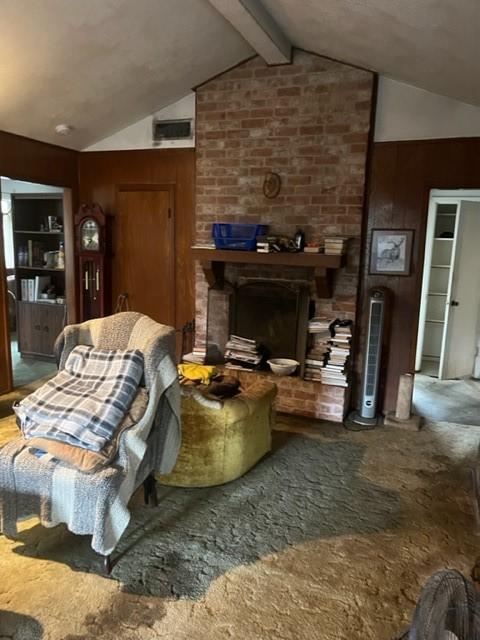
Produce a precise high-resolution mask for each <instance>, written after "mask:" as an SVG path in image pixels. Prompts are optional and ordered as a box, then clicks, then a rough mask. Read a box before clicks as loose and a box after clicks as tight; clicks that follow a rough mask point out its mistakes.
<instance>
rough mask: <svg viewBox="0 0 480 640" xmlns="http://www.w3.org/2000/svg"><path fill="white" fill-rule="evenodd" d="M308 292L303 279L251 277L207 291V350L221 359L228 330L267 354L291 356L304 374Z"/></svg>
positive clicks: (274, 356)
mask: <svg viewBox="0 0 480 640" xmlns="http://www.w3.org/2000/svg"><path fill="white" fill-rule="evenodd" d="M309 305H310V292H309V288H308V286H307V285H306V284H304V283H296V282H290V281H285V282H281V281H280V282H279V281H272V280H254V281H247V282H245V283H241V284H237V285H235V286H233V287H228V289H225V288H223V289H222V290H220V289H216V288H215V287H213V288H212V289H210V292H209V301H208V314H207V354H208V359H209V361H210V362H213V361H215V362H216V363H219V362H221V358H222V356H223V353H224V350H225V342H226V340H227V339H228V334H232V333H233V334H235V335H239V336H242V337H244V338H250V339H252V340H256V341H257V342H258V343H259V344H260V345H261V346H262V347H263V349H264V350H265V352H266V354H268V357H269V358H294V359H295V360H298V361H299V362H300V368H299V371H298V373H299V375H300V376H303V370H304V366H305V353H306V342H307V333H308V318H309Z"/></svg>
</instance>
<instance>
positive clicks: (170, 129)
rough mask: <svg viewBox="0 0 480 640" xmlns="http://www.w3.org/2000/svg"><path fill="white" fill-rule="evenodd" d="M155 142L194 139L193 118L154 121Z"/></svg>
mask: <svg viewBox="0 0 480 640" xmlns="http://www.w3.org/2000/svg"><path fill="white" fill-rule="evenodd" d="M152 128H153V131H152V132H153V141H154V142H162V141H163V140H185V139H186V138H192V137H193V123H192V120H191V118H186V119H183V120H154V121H153V127H152Z"/></svg>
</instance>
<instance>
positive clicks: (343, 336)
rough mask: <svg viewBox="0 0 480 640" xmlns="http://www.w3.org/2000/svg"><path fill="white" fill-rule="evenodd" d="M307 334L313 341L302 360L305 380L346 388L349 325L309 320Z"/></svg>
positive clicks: (336, 321)
mask: <svg viewBox="0 0 480 640" xmlns="http://www.w3.org/2000/svg"><path fill="white" fill-rule="evenodd" d="M309 333H310V334H312V336H311V337H312V338H313V340H312V341H311V342H312V346H311V348H310V349H309V351H308V353H307V357H306V359H305V380H314V381H317V382H321V383H322V384H328V385H334V386H337V387H348V375H349V360H350V343H351V339H352V326H351V322H348V321H342V320H334V321H332V320H328V318H313V319H312V320H311V321H310V323H309Z"/></svg>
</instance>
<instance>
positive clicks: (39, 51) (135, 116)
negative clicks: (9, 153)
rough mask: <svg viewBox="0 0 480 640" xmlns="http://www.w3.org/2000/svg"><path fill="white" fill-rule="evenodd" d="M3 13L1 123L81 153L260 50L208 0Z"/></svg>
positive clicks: (127, 1) (13, 2)
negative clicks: (58, 130)
mask: <svg viewBox="0 0 480 640" xmlns="http://www.w3.org/2000/svg"><path fill="white" fill-rule="evenodd" d="M0 19H1V23H0V24H1V26H0V129H3V130H6V131H12V132H14V133H18V134H21V135H24V136H29V137H32V138H36V139H38V140H45V141H47V142H53V143H56V144H61V145H63V146H68V147H72V148H77V149H81V148H84V147H86V146H87V145H89V144H91V143H93V142H95V141H97V140H99V139H101V138H104V137H105V136H107V135H109V134H111V133H113V132H115V131H118V130H119V129H121V128H123V127H124V126H126V125H128V124H131V123H132V122H135V121H136V120H139V119H140V118H142V117H144V116H146V115H148V114H149V113H152V112H154V111H156V110H158V109H159V108H161V107H163V106H165V105H168V104H170V103H172V102H174V101H175V100H177V99H178V98H180V97H182V96H184V95H185V94H186V93H188V91H189V90H190V89H191V88H192V87H193V86H194V85H196V84H198V83H199V82H201V81H203V80H206V79H208V78H209V77H211V76H213V75H215V74H217V73H219V72H221V71H223V70H224V69H227V68H228V67H230V66H232V65H234V64H236V63H237V62H239V61H240V60H242V59H244V58H246V57H247V56H249V55H251V54H252V49H251V48H250V46H249V45H248V44H247V43H246V42H245V41H244V40H243V39H242V38H241V36H240V35H238V34H237V32H236V31H235V30H234V29H233V27H231V26H230V25H229V24H228V23H227V22H226V21H225V20H224V18H222V17H221V16H220V14H219V13H218V12H217V11H216V10H215V9H214V8H213V7H212V6H211V5H210V4H209V2H208V1H207V0H23V1H22V2H19V0H1V2H0ZM58 123H67V124H70V125H72V126H73V127H74V131H73V133H72V134H71V135H70V136H68V137H59V136H58V135H57V134H55V132H54V127H55V125H56V124H58Z"/></svg>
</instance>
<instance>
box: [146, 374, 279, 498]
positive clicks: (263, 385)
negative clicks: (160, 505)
mask: <svg viewBox="0 0 480 640" xmlns="http://www.w3.org/2000/svg"><path fill="white" fill-rule="evenodd" d="M276 394H277V387H276V386H275V385H274V384H271V383H269V382H260V383H256V384H255V385H254V386H252V387H249V388H248V389H247V390H246V391H244V392H242V393H241V394H240V395H238V396H235V397H234V398H230V399H228V400H224V401H223V402H222V403H214V405H215V404H217V407H219V408H213V407H212V406H205V405H204V404H200V403H199V402H198V400H197V399H196V398H195V397H193V396H187V397H184V398H183V399H182V447H181V449H180V454H179V456H178V460H177V464H176V465H175V468H174V470H173V471H172V473H170V474H168V475H166V476H158V480H159V481H160V482H161V483H162V484H166V485H171V486H177V487H209V486H213V485H218V484H224V483H225V482H230V481H231V480H234V479H235V478H239V477H240V476H242V475H243V474H244V473H246V472H247V471H248V470H249V469H251V467H253V465H254V464H255V463H256V462H258V460H260V458H262V457H263V456H264V455H265V454H266V453H268V452H269V451H270V449H271V429H272V412H273V410H272V405H273V401H274V399H275V396H276Z"/></svg>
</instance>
